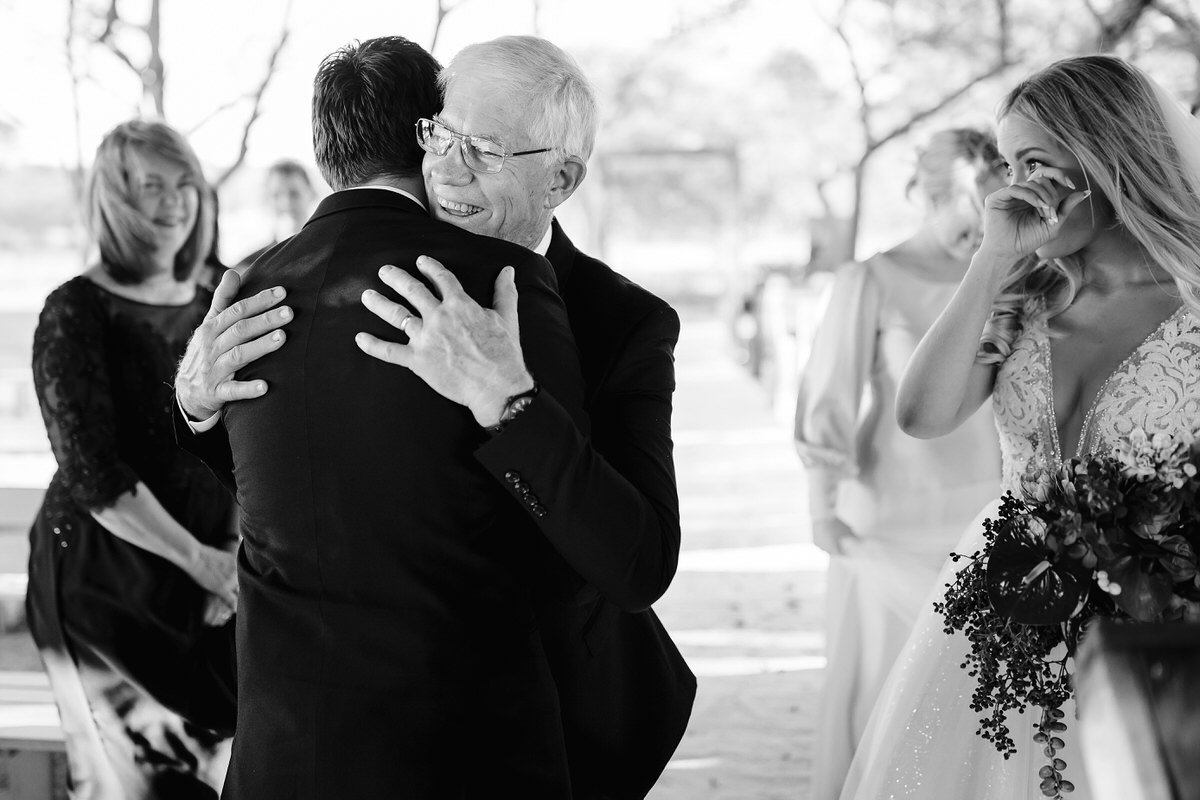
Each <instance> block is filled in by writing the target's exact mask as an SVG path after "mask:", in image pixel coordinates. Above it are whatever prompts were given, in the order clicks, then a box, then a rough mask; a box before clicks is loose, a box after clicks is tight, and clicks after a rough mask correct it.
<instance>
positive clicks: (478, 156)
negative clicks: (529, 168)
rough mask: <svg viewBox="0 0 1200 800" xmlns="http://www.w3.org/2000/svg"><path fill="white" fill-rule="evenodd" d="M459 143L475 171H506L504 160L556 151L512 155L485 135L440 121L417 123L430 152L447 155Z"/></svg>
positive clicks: (419, 140)
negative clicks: (474, 134)
mask: <svg viewBox="0 0 1200 800" xmlns="http://www.w3.org/2000/svg"><path fill="white" fill-rule="evenodd" d="M455 141H457V142H458V144H459V146H460V148H461V149H462V155H463V161H464V162H465V163H466V165H467V167H468V168H469V169H471V170H473V171H475V172H487V173H493V172H499V171H500V170H501V169H503V168H504V159H506V158H512V157H513V156H528V155H533V154H534V153H548V152H550V151H551V150H553V149H554V148H552V147H543V148H541V149H540V150H522V151H520V152H519V153H510V152H508V151H507V150H506V149H505V148H504V145H502V144H500V143H499V142H496V141H493V140H491V139H489V138H487V137H486V136H469V135H468V134H465V133H459V132H458V131H456V130H454V129H453V128H448V127H446V126H445V125H443V124H442V123H440V122H438V121H437V120H432V119H419V120H417V143H418V144H419V145H421V148H422V149H423V150H425V152H427V153H433V154H434V155H435V156H444V155H446V153H448V152H450V148H451V147H453V146H454V142H455Z"/></svg>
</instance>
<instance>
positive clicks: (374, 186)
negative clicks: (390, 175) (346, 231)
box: [343, 183, 544, 255]
mask: <svg viewBox="0 0 1200 800" xmlns="http://www.w3.org/2000/svg"><path fill="white" fill-rule="evenodd" d="M351 189H383V190H384V191H386V192H395V193H396V194H400V195H404V196H405V197H407V198H408V199H409V200H412V201H413V202H414V203H416V204H417V205H419V206H420V207H421V208H422V209H424V210H425V213H426V214H428V213H429V206H427V205H425V202H424V201H423V200H421V199H420V198H419V197H417V196H416V195H414V194H412V193H411V192H406V191H404V190H403V189H397V188H396V187H395V186H386V185H384V184H382V183H369V184H366V185H364V186H350V187H348V188H346V189H343V191H350V190H351ZM543 255H544V254H543Z"/></svg>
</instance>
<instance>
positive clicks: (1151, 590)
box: [1105, 555, 1173, 622]
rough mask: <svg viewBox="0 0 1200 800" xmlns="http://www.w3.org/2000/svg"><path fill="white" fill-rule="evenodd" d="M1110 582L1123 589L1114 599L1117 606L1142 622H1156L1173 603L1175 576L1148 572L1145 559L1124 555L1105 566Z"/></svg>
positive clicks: (1162, 572)
mask: <svg viewBox="0 0 1200 800" xmlns="http://www.w3.org/2000/svg"><path fill="white" fill-rule="evenodd" d="M1105 572H1107V573H1108V582H1109V583H1110V584H1115V585H1116V586H1119V587H1120V591H1119V592H1118V593H1117V594H1116V595H1115V596H1114V597H1113V600H1114V602H1115V603H1116V604H1117V607H1118V608H1120V609H1121V610H1122V611H1124V612H1125V613H1126V614H1128V615H1129V616H1131V617H1133V618H1134V619H1135V620H1137V621H1138V622H1155V621H1157V620H1158V619H1159V617H1160V615H1161V614H1162V612H1163V610H1164V609H1165V608H1166V607H1167V606H1168V605H1169V604H1170V602H1171V597H1172V595H1173V591H1172V584H1171V576H1170V574H1169V573H1167V572H1165V571H1162V570H1155V571H1153V572H1148V571H1147V570H1146V566H1145V564H1144V563H1143V559H1142V558H1139V557H1137V556H1133V555H1126V556H1122V557H1120V558H1118V559H1116V560H1115V561H1113V562H1111V563H1109V564H1106V565H1105Z"/></svg>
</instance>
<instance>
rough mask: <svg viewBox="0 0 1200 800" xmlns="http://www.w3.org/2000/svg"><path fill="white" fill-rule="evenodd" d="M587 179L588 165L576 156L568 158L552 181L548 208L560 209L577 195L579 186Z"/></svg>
mask: <svg viewBox="0 0 1200 800" xmlns="http://www.w3.org/2000/svg"><path fill="white" fill-rule="evenodd" d="M585 177H587V164H585V163H584V162H583V160H582V159H580V158H578V157H576V156H567V157H566V159H564V160H563V162H562V163H561V164H559V165H558V169H557V170H556V171H555V173H554V175H553V176H552V178H551V181H550V191H549V192H547V193H546V208H558V207H559V206H560V205H562V204H563V202H564V201H565V200H566V199H567V198H568V197H570V196H571V195H573V194H575V190H576V189H578V188H579V184H581V183H583V179H584V178H585Z"/></svg>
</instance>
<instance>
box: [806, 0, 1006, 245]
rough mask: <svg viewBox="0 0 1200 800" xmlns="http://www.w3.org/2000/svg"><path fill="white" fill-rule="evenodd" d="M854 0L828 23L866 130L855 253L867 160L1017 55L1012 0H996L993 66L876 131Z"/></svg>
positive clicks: (857, 181) (858, 171)
mask: <svg viewBox="0 0 1200 800" xmlns="http://www.w3.org/2000/svg"><path fill="white" fill-rule="evenodd" d="M850 5H851V0H842V3H841V5H840V6H839V8H838V12H837V16H836V18H835V19H834V20H832V21H828V22H827V24H829V26H830V27H831V28H832V30H833V32H834V34H835V35H836V36H837V37H838V38H839V39H840V40H841V42H842V45H843V47H844V49H845V51H846V58H847V61H848V62H849V65H850V70H851V73H852V74H853V77H854V83H855V85H856V87H857V92H858V98H859V103H858V119H859V124H860V125H861V126H862V131H863V149H862V151H861V154H860V156H859V158H858V161H857V163H855V164H854V165H853V167H852V168H851V170H850V171H851V178H852V181H853V207H852V209H851V212H850V224H849V229H848V231H847V235H848V236H849V242H848V244H849V245H850V252H851V253H853V252H854V249H855V246H856V245H857V241H858V228H859V221H860V218H861V215H862V200H863V198H862V194H863V186H864V181H865V177H866V170H867V163H868V162H869V161H870V160H871V157H872V156H873V155H874V154H875V152H876V151H878V150H879V148H880V147H882V146H883V145H885V144H887V143H888V142H890V141H892V140H894V139H896V138H897V137H900V136H903V135H904V134H906V133H908V132H909V131H910V130H912V128H913V127H915V126H916V125H918V124H920V123H921V122H923V121H925V120H926V119H929V118H930V117H932V116H934V115H935V114H937V113H939V112H940V111H942V110H944V109H945V108H947V107H948V106H950V105H951V104H952V103H954V102H955V101H956V100H958V99H959V98H961V97H962V96H963V95H965V94H967V92H969V91H971V89H973V88H974V87H976V86H978V85H979V84H980V83H982V82H984V81H986V80H989V79H990V78H994V77H995V76H997V75H999V74H1000V73H1002V72H1003V71H1004V70H1006V69H1008V68H1009V67H1011V66H1012V65H1013V59H1012V56H1011V54H1010V19H1009V14H1008V11H1009V9H1008V0H994V3H993V5H994V10H995V13H996V19H997V34H996V39H995V48H996V54H995V57H994V59H993V61H992V64H991V66H990V67H988V68H986V69H984V70H983V71H982V72H980V73H979V74H977V75H975V76H974V77H972V78H968V79H967V80H966V81H964V82H963V83H962V84H960V85H959V86H957V87H956V88H954V89H952V90H951V91H949V92H947V93H945V94H944V95H942V96H941V97H939V98H938V99H937V100H935V101H933V102H932V103H930V104H929V105H927V106H926V107H924V108H921V109H918V110H917V111H914V112H913V113H911V114H910V115H909V116H908V118H907V119H905V120H904V122H901V123H900V124H898V125H896V126H895V127H893V128H892V129H890V130H888V131H887V132H886V133H883V134H881V135H876V134H875V132H874V126H873V117H874V115H875V111H876V109H875V106H874V104H872V103H871V101H870V97H869V94H868V91H867V89H868V78H867V76H866V75H865V74H864V72H863V69H862V65H861V64H860V62H859V58H858V49H857V48H856V47H855V43H854V42H853V40H852V39H851V38H850V34H849V32H848V31H847V29H846V20H847V19H848V18H849V16H850Z"/></svg>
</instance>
